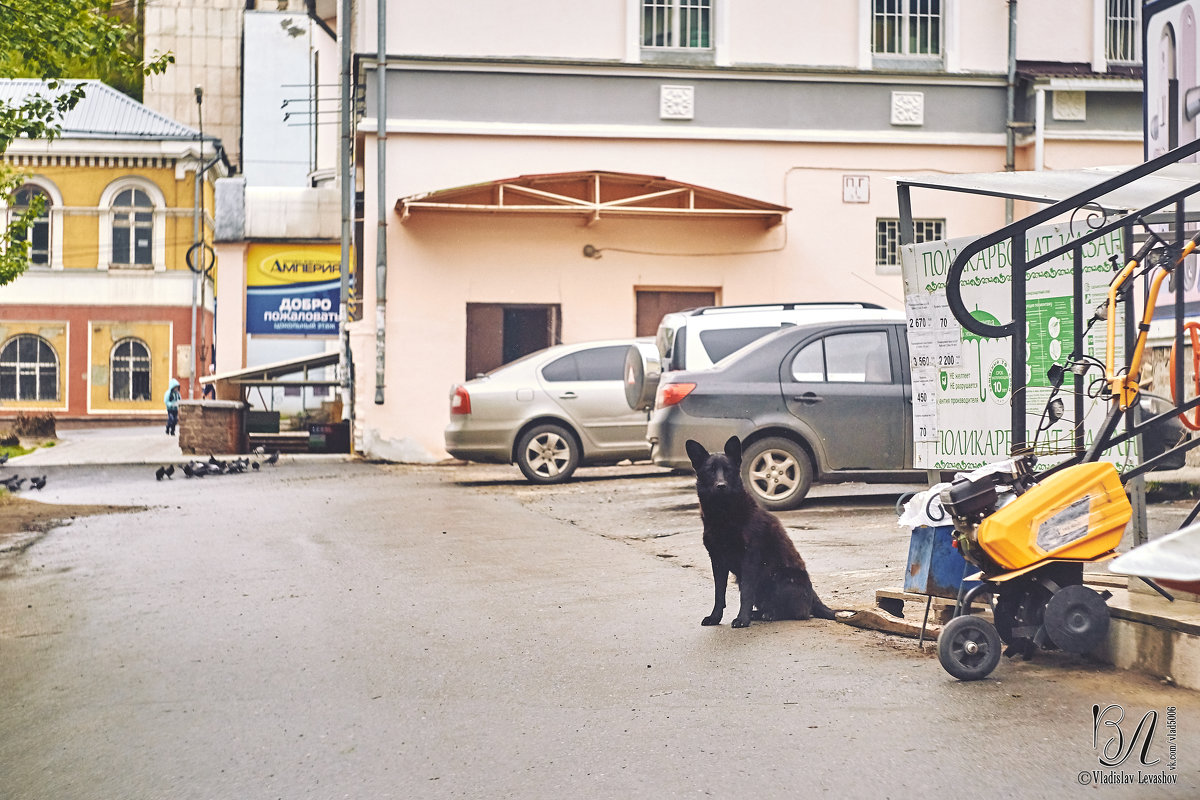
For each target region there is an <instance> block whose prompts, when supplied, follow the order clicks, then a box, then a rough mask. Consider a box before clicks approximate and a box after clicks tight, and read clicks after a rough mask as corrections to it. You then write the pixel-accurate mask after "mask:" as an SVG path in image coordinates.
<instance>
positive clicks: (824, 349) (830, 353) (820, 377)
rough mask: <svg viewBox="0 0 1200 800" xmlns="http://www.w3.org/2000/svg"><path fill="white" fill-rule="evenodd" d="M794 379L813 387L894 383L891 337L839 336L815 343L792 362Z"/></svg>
mask: <svg viewBox="0 0 1200 800" xmlns="http://www.w3.org/2000/svg"><path fill="white" fill-rule="evenodd" d="M792 378H793V379H795V380H796V381H800V382H809V383H811V382H814V381H829V382H831V383H891V382H892V359H891V357H890V356H889V354H888V337H887V333H886V332H885V331H863V332H859V333H839V334H834V335H832V336H826V337H825V338H824V339H820V340H818V341H815V342H813V343H812V344H809V345H808V346H806V347H805V348H804V349H802V350H801V351H800V352H799V353H797V354H796V357H795V358H794V359H793V360H792Z"/></svg>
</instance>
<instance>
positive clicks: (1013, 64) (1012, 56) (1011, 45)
mask: <svg viewBox="0 0 1200 800" xmlns="http://www.w3.org/2000/svg"><path fill="white" fill-rule="evenodd" d="M1007 102H1008V105H1007V111H1006V113H1005V125H1004V171H1005V172H1012V171H1013V170H1015V169H1016V168H1017V159H1016V149H1017V147H1016V137H1017V132H1016V130H1015V129H1014V128H1013V126H1014V125H1015V124H1016V121H1017V0H1008V81H1007ZM1012 221H1013V199H1012V198H1011V197H1006V198H1004V224H1005V225H1011V224H1012Z"/></svg>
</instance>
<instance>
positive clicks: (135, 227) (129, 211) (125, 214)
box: [112, 189, 154, 267]
mask: <svg viewBox="0 0 1200 800" xmlns="http://www.w3.org/2000/svg"><path fill="white" fill-rule="evenodd" d="M112 212H113V216H112V221H113V222H112V260H113V265H114V266H126V267H152V266H154V203H153V202H151V200H150V195H148V194H146V193H145V192H143V191H142V190H141V189H124V190H122V191H121V192H120V193H118V194H117V196H116V198H114V200H113V205H112Z"/></svg>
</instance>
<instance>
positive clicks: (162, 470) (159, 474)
mask: <svg viewBox="0 0 1200 800" xmlns="http://www.w3.org/2000/svg"><path fill="white" fill-rule="evenodd" d="M166 474H167V468H166V467H159V468H158V469H156V470H154V480H156V481H161V480H162V479H163V477H164V476H165V475H166Z"/></svg>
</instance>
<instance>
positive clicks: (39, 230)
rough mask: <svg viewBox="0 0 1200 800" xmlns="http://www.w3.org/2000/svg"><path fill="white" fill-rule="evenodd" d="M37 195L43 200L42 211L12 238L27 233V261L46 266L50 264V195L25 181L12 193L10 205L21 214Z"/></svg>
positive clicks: (23, 236)
mask: <svg viewBox="0 0 1200 800" xmlns="http://www.w3.org/2000/svg"><path fill="white" fill-rule="evenodd" d="M37 197H41V198H44V200H45V205H44V206H43V207H42V209H43V210H42V213H41V214H39V215H38V216H37V217H36V218H35V219H34V220H33V222H32V223H31V224H30V226H29V227H28V228H27V229H26V230H25V231H22V232H18V233H17V234H16V236H15V237H14V238H17V239H24V238H25V235H28V241H29V263H30V264H32V265H34V266H37V267H48V266H50V202H51V201H50V195H48V194H47V193H46V192H45V190H43V189H42V188H41V187H39V186H34V185H33V184H31V183H27V184H25V185H24V186H22V187H21V188H20V189H17V191H16V192H15V193H14V194H13V206H12V207H13V211H14V212H15V213H17V214H23V213H24V212H25V211H26V210H28V209H29V206H30V204H31V203H32V202H33V200H34V198H37Z"/></svg>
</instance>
